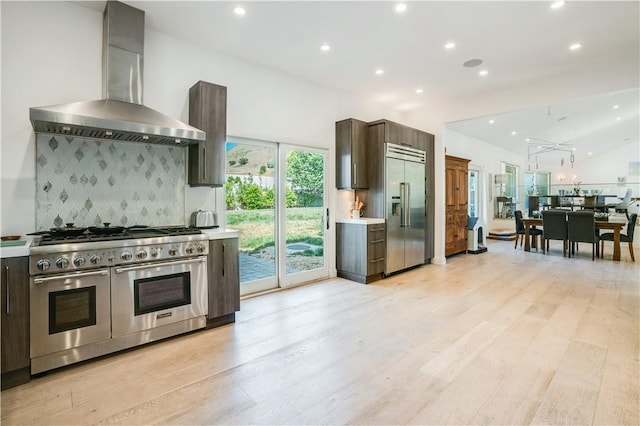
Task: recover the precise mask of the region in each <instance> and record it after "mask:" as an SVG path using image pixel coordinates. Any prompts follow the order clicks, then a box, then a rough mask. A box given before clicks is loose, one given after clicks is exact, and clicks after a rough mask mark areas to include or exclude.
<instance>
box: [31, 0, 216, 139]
mask: <svg viewBox="0 0 640 426" xmlns="http://www.w3.org/2000/svg"><path fill="white" fill-rule="evenodd" d="M143 52H144V11H142V10H139V9H136V8H134V7H131V6H128V5H126V4H124V3H120V2H117V1H107V5H106V7H105V10H104V26H103V42H102V68H103V71H102V92H103V93H102V95H103V97H104V99H100V100H95V101H86V102H75V103H70V104H61V105H51V106H44V107H36V108H30V109H29V119H30V120H31V124H32V125H33V129H34V130H35V132H36V133H54V134H62V135H65V136H77V137H86V138H98V139H108V140H116V141H123V142H143V143H156V144H170V145H176V144H181V145H187V144H194V143H198V142H201V141H204V140H205V137H206V135H205V132H203V131H202V130H199V129H196V128H195V127H192V126H189V125H188V124H185V123H183V122H181V121H178V120H175V119H173V118H171V117H168V116H166V115H164V114H162V113H159V112H157V111H154V110H152V109H151V108H148V107H146V106H144V105H142V74H143V57H144V55H143Z"/></svg>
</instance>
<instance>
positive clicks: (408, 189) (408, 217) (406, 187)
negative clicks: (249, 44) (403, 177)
mask: <svg viewBox="0 0 640 426" xmlns="http://www.w3.org/2000/svg"><path fill="white" fill-rule="evenodd" d="M404 190H405V191H406V192H407V193H406V194H405V196H404V201H405V206H404V214H405V215H406V216H405V220H404V226H405V227H407V228H410V227H411V184H410V183H409V182H406V183H405V184H404Z"/></svg>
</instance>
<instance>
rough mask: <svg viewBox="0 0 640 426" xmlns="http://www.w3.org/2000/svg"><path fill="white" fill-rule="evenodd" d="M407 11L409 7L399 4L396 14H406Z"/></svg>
mask: <svg viewBox="0 0 640 426" xmlns="http://www.w3.org/2000/svg"><path fill="white" fill-rule="evenodd" d="M405 10H407V5H406V4H404V3H398V4H397V5H396V12H404V11H405Z"/></svg>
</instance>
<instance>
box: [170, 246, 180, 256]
mask: <svg viewBox="0 0 640 426" xmlns="http://www.w3.org/2000/svg"><path fill="white" fill-rule="evenodd" d="M176 254H178V249H177V248H175V247H171V248H170V249H169V255H170V256H175V255H176Z"/></svg>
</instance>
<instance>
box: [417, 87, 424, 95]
mask: <svg viewBox="0 0 640 426" xmlns="http://www.w3.org/2000/svg"><path fill="white" fill-rule="evenodd" d="M422 92H424V89H422V88H419V89H416V93H418V94H420V93H422Z"/></svg>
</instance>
